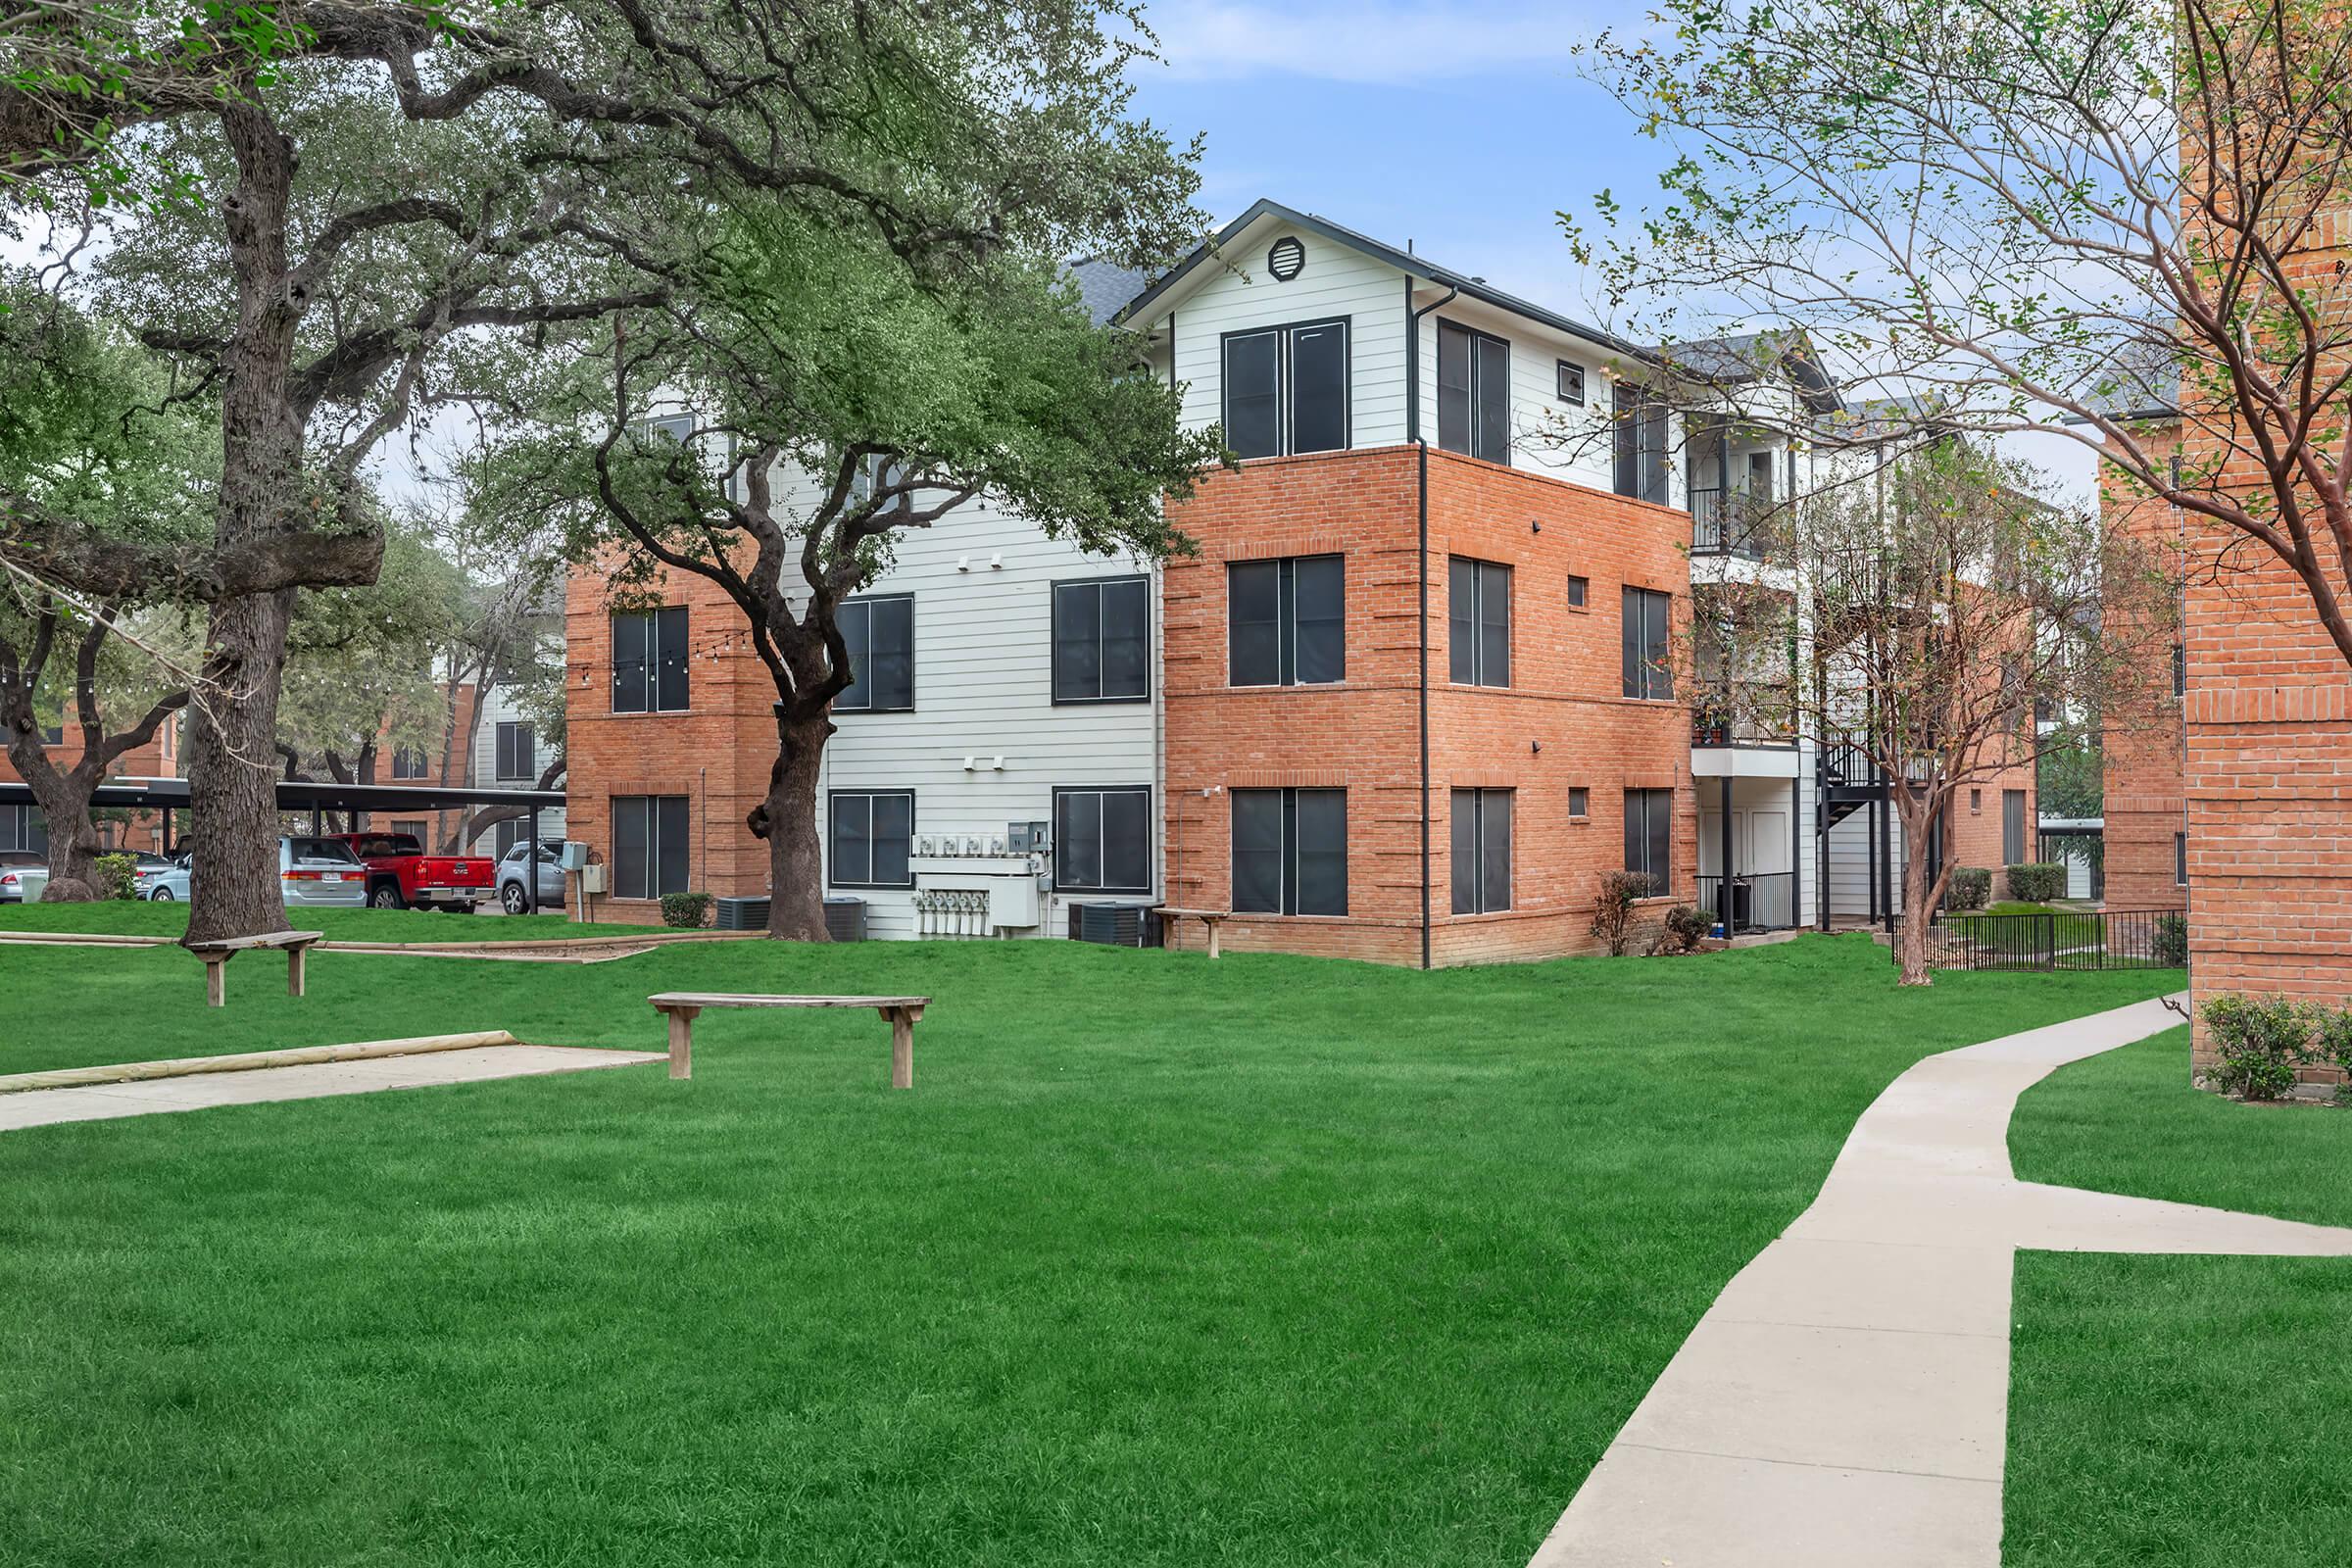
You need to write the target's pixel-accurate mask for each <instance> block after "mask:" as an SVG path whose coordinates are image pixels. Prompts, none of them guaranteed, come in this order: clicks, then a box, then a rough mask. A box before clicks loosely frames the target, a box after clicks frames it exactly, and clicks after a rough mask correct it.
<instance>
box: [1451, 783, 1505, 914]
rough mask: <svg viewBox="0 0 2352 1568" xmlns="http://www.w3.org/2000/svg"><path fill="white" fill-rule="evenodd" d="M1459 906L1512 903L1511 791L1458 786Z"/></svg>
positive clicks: (1486, 909)
mask: <svg viewBox="0 0 2352 1568" xmlns="http://www.w3.org/2000/svg"><path fill="white" fill-rule="evenodd" d="M1452 825H1453V912H1454V913H1456V914H1492V913H1494V912H1495V910H1497V909H1507V908H1509V907H1511V792H1510V791H1509V790H1455V791H1454V792H1453V824H1452Z"/></svg>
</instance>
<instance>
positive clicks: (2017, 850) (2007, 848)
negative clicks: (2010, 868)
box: [2001, 790, 2026, 865]
mask: <svg viewBox="0 0 2352 1568" xmlns="http://www.w3.org/2000/svg"><path fill="white" fill-rule="evenodd" d="M2025 859H2026V792H2025V791H2024V790H2003V791H2001V863H2002V864H2003V865H2023V864H2024V863H2025Z"/></svg>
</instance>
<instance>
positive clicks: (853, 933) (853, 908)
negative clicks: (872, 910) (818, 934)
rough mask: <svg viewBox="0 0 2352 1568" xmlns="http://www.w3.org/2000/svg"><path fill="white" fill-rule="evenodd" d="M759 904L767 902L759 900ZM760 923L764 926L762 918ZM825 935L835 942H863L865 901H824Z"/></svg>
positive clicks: (764, 921)
mask: <svg viewBox="0 0 2352 1568" xmlns="http://www.w3.org/2000/svg"><path fill="white" fill-rule="evenodd" d="M766 902H767V901H766V900H765V899H761V900H760V903H761V904H765V903H766ZM760 923H761V924H762V925H764V924H766V923H767V922H766V919H765V917H764V916H762V918H761V920H760ZM825 935H827V936H829V937H831V938H832V939H833V940H834V941H836V942H863V941H864V940H865V901H864V900H863V899H849V898H830V899H827V900H826V901H825Z"/></svg>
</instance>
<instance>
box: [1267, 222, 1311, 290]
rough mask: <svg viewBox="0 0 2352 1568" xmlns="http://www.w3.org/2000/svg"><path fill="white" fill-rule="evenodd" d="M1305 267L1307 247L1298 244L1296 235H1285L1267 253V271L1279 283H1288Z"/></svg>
mask: <svg viewBox="0 0 2352 1568" xmlns="http://www.w3.org/2000/svg"><path fill="white" fill-rule="evenodd" d="M1305 265H1306V247H1305V246H1303V245H1301V244H1299V236H1298V235H1296V234H1285V235H1283V236H1282V238H1280V239H1278V240H1276V241H1275V242H1274V248H1273V249H1272V250H1270V251H1268V252H1266V270H1267V271H1269V272H1272V273H1273V274H1274V281H1275V282H1277V283H1288V282H1289V281H1290V280H1291V279H1292V278H1294V277H1297V276H1298V275H1299V269H1300V268H1302V267H1304V266H1305Z"/></svg>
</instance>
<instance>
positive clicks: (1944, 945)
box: [1893, 909, 2188, 971]
mask: <svg viewBox="0 0 2352 1568" xmlns="http://www.w3.org/2000/svg"><path fill="white" fill-rule="evenodd" d="M1900 930H1901V920H1900V917H1897V920H1896V931H1897V944H1898V945H1897V946H1896V947H1895V948H1894V949H1893V952H1894V955H1895V961H1897V962H1898V963H1899V962H1900V961H1901V953H1902V950H1901V948H1900V946H1899V942H1900ZM1928 962H1929V964H1930V965H1932V966H1933V967H1935V968H1938V969H2004V970H2012V971H2046V970H2058V969H2178V968H2183V967H2185V966H2186V965H2187V963H2188V918H2187V915H2186V914H2185V913H2184V912H2183V911H2181V910H2180V909H2118V910H2113V911H2105V912H2102V911H2100V910H2096V909H2086V910H2082V911H2080V912H2077V911H2074V910H2059V911H2056V912H2054V913H2048V914H1957V913H1952V914H1945V915H1943V916H1942V917H1940V918H1939V919H1936V920H1935V921H1932V922H1931V923H1930V924H1929V926H1928Z"/></svg>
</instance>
